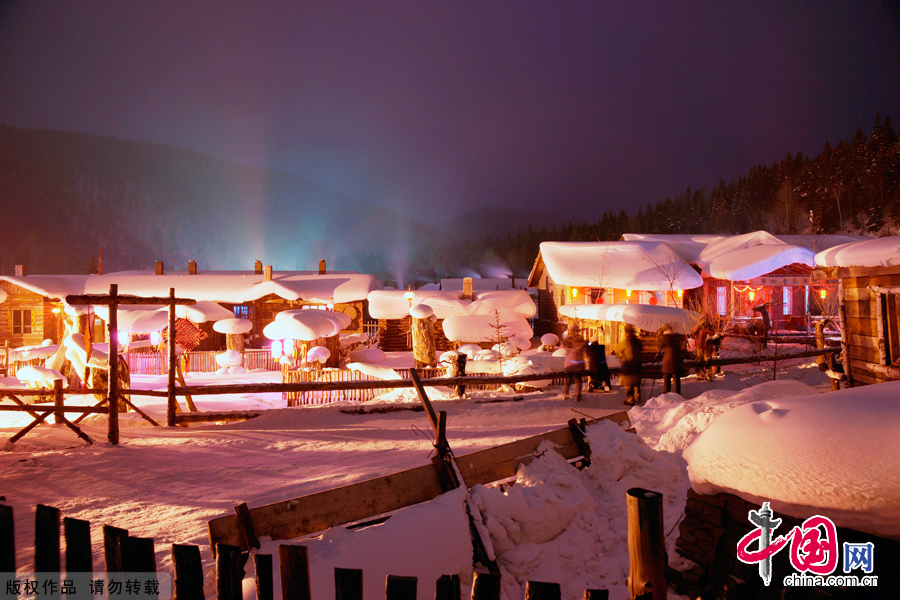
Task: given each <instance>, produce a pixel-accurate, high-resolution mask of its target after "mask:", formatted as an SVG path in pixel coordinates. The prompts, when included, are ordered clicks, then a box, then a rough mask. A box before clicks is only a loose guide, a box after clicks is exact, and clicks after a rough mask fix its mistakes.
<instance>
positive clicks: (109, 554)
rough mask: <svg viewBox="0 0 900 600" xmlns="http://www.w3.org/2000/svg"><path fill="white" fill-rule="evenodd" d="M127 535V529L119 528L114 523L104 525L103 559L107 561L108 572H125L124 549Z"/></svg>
mask: <svg viewBox="0 0 900 600" xmlns="http://www.w3.org/2000/svg"><path fill="white" fill-rule="evenodd" d="M127 537H128V530H127V529H119V528H118V527H113V526H112V525H104V526H103V561H104V562H105V563H106V572H107V573H109V574H114V573H115V574H121V573H123V572H124V563H123V561H122V550H123V546H124V545H125V541H124V540H125V538H127Z"/></svg>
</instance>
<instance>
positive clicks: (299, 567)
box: [278, 545, 312, 600]
mask: <svg viewBox="0 0 900 600" xmlns="http://www.w3.org/2000/svg"><path fill="white" fill-rule="evenodd" d="M278 560H279V562H280V563H281V597H282V598H283V599H284V600H312V593H311V592H310V588H309V551H308V550H307V548H306V546H288V545H281V546H278Z"/></svg>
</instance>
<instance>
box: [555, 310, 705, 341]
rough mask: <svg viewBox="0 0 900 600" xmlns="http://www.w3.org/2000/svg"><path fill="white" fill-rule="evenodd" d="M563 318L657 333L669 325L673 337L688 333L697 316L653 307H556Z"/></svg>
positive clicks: (694, 324) (681, 311)
mask: <svg viewBox="0 0 900 600" xmlns="http://www.w3.org/2000/svg"><path fill="white" fill-rule="evenodd" d="M559 313H560V314H561V315H563V316H564V317H569V318H576V319H587V320H590V321H619V322H622V323H628V324H630V325H634V326H635V327H637V328H638V329H643V330H644V331H657V330H659V328H660V327H662V326H663V325H666V324H668V325H671V326H672V330H673V331H675V333H684V334H687V333H689V332H690V331H691V330H692V329H693V328H694V327H695V326H696V324H697V321H698V320H699V315H696V314H695V313H692V312H690V311H687V310H684V309H681V308H677V307H674V306H659V305H654V304H565V305H563V306H561V307H559Z"/></svg>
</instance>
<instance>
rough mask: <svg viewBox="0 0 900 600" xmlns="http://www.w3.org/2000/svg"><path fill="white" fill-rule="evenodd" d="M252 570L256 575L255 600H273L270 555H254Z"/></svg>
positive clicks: (273, 585)
mask: <svg viewBox="0 0 900 600" xmlns="http://www.w3.org/2000/svg"><path fill="white" fill-rule="evenodd" d="M253 570H254V571H255V573H256V600H274V598H275V584H274V580H273V578H272V555H271V554H254V555H253Z"/></svg>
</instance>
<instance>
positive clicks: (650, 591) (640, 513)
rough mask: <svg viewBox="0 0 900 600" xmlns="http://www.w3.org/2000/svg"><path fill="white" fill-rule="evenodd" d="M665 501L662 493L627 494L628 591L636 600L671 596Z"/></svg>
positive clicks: (661, 599) (636, 490) (634, 490)
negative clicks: (664, 528)
mask: <svg viewBox="0 0 900 600" xmlns="http://www.w3.org/2000/svg"><path fill="white" fill-rule="evenodd" d="M662 500H663V496H662V494H660V493H659V492H653V491H650V490H645V489H643V488H631V489H630V490H628V493H627V504H628V555H629V557H630V558H631V572H630V574H629V576H628V591H630V592H631V597H632V598H652V599H653V600H665V599H666V595H667V594H668V589H667V586H666V545H665V531H664V530H663V513H662Z"/></svg>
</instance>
